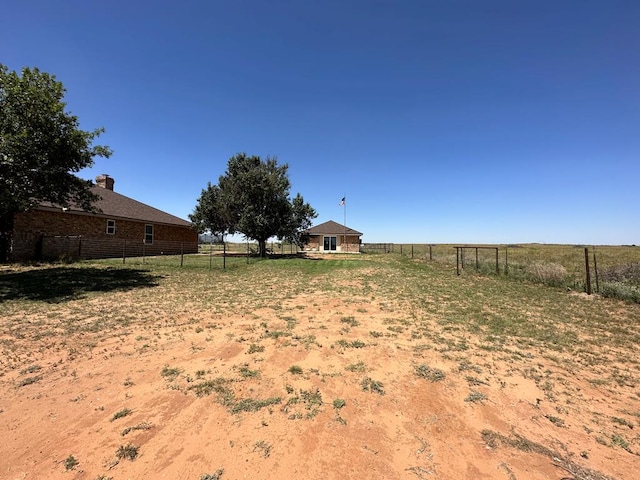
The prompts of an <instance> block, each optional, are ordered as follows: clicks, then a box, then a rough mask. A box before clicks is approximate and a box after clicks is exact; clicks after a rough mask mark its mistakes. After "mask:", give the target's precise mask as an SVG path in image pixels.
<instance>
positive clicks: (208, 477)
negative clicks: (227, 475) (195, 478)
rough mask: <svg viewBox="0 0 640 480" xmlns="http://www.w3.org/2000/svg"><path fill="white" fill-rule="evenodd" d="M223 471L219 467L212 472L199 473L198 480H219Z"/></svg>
mask: <svg viewBox="0 0 640 480" xmlns="http://www.w3.org/2000/svg"><path fill="white" fill-rule="evenodd" d="M223 473H224V470H223V469H222V468H219V469H218V470H216V471H215V472H213V473H203V474H202V475H200V480H220V478H221V477H222V474H223Z"/></svg>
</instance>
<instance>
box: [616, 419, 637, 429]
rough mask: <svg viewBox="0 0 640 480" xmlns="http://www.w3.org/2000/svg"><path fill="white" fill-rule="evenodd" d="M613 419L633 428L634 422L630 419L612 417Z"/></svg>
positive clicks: (619, 423)
mask: <svg viewBox="0 0 640 480" xmlns="http://www.w3.org/2000/svg"><path fill="white" fill-rule="evenodd" d="M611 420H612V421H613V423H617V424H618V425H622V426H624V427H629V428H633V423H631V422H630V421H628V420H626V419H624V418H619V417H612V418H611Z"/></svg>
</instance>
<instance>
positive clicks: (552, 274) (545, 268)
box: [527, 263, 567, 287]
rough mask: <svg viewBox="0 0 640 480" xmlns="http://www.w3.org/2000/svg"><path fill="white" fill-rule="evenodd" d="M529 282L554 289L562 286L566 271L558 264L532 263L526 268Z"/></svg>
mask: <svg viewBox="0 0 640 480" xmlns="http://www.w3.org/2000/svg"><path fill="white" fill-rule="evenodd" d="M527 273H528V276H529V278H530V279H531V280H533V281H535V282H540V283H544V284H545V285H550V286H554V287H559V286H562V285H564V282H565V280H566V279H567V269H566V268H565V267H563V266H562V265H560V264H558V263H532V264H531V265H529V266H528V267H527Z"/></svg>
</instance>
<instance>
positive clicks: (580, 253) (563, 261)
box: [386, 244, 640, 303]
mask: <svg viewBox="0 0 640 480" xmlns="http://www.w3.org/2000/svg"><path fill="white" fill-rule="evenodd" d="M386 245H390V246H391V248H390V249H388V250H389V251H388V253H395V254H399V255H403V256H408V257H411V258H413V259H416V260H422V261H433V262H439V263H443V264H446V265H451V268H452V272H455V273H457V274H459V275H460V274H468V273H477V272H480V273H486V274H500V275H508V276H510V277H513V278H519V279H523V280H529V281H534V282H538V283H544V284H547V285H553V286H566V287H568V288H571V289H575V290H578V291H585V292H587V293H592V292H595V293H601V294H603V295H607V296H613V297H619V298H624V299H627V300H631V301H634V302H639V303H640V247H639V246H636V245H622V246H609V245H605V246H586V245H546V244H523V245H515V244H512V245H452V244H386Z"/></svg>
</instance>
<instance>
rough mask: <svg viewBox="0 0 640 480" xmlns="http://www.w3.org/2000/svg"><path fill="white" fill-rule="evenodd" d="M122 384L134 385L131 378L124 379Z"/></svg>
mask: <svg viewBox="0 0 640 480" xmlns="http://www.w3.org/2000/svg"><path fill="white" fill-rule="evenodd" d="M123 385H124V386H125V387H132V386H133V385H134V383H133V382H132V381H131V379H130V378H126V379H125V381H124V383H123Z"/></svg>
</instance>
